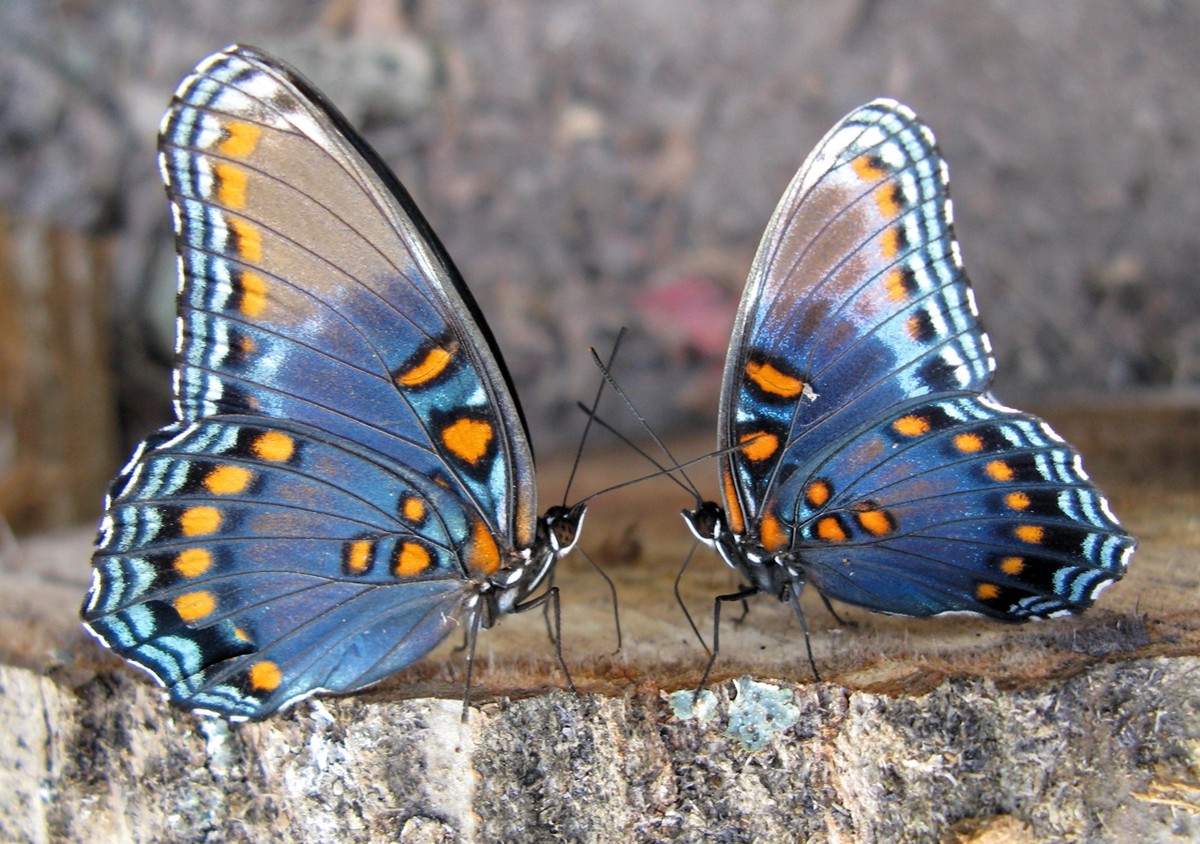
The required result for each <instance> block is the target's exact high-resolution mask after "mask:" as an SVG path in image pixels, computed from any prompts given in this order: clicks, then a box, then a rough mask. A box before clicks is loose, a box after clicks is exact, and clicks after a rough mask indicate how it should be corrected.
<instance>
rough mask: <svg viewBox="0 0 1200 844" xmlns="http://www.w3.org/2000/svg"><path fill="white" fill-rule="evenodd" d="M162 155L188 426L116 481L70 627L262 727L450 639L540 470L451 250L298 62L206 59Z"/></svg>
mask: <svg viewBox="0 0 1200 844" xmlns="http://www.w3.org/2000/svg"><path fill="white" fill-rule="evenodd" d="M160 165H161V169H162V172H163V178H164V181H165V182H166V186H167V193H168V196H169V198H170V201H171V205H172V211H173V213H174V216H175V223H176V234H177V247H178V252H179V264H180V289H179V296H178V305H179V317H178V337H179V339H178V348H177V368H176V373H175V386H176V410H177V416H178V418H179V421H178V422H177V423H176V424H175V425H173V426H170V427H169V428H166V429H164V430H163V431H161V432H160V433H159V434H158V435H156V436H155V437H153V438H152V439H151V440H149V441H148V442H147V443H145V444H144V445H143V447H142V448H141V449H139V451H138V453H137V454H135V455H134V458H133V459H132V460H131V461H130V463H129V465H128V466H127V467H126V468H125V470H123V472H122V474H121V475H120V476H119V477H118V478H117V480H116V481H115V482H114V484H113V487H112V489H111V491H110V499H109V504H108V513H107V514H106V517H105V520H104V522H103V524H102V529H101V534H100V538H99V540H98V545H97V552H96V556H95V560H94V566H95V572H94V581H93V587H92V590H91V592H90V593H89V595H88V599H87V602H86V603H85V607H84V618H85V621H86V623H87V624H88V626H89V627H90V629H91V630H92V631H93V632H94V633H95V634H96V635H97V636H99V637H100V638H101V639H102V641H104V642H105V643H106V644H107V645H109V646H110V647H112V648H113V649H114V650H116V651H117V652H118V653H121V654H122V655H123V656H126V657H127V658H129V659H131V660H132V661H134V662H136V663H138V664H140V665H142V666H143V667H145V668H146V669H147V670H149V671H150V673H152V674H153V675H154V676H155V677H156V678H158V679H159V680H160V681H161V682H162V683H163V684H164V685H165V686H167V687H168V689H169V690H170V693H171V695H172V698H173V699H174V700H176V701H177V702H180V703H183V704H184V705H187V706H193V707H198V708H201V709H207V710H211V711H215V712H220V713H223V714H228V715H233V716H237V717H245V716H248V717H260V716H262V715H265V714H268V713H269V712H271V711H273V710H274V709H277V708H279V707H280V706H283V705H286V704H287V703H289V702H291V701H292V700H294V699H296V698H298V697H303V696H306V695H308V694H311V693H312V692H313V691H316V690H334V691H346V690H350V689H354V688H359V687H361V686H363V685H366V684H368V683H370V682H374V681H375V680H378V679H379V678H381V677H382V676H386V674H388V673H391V672H392V671H394V670H396V669H398V668H399V667H402V666H403V665H406V664H408V663H410V662H412V661H414V660H415V659H417V658H419V657H420V656H422V655H423V654H424V653H425V652H427V651H428V650H429V648H431V647H432V646H433V645H434V644H435V643H436V642H437V641H439V640H440V639H441V638H442V637H444V636H445V635H446V633H447V632H448V631H449V629H450V628H451V627H453V625H454V624H455V621H456V616H457V614H458V613H459V611H460V610H461V609H462V606H463V604H464V601H466V600H467V598H468V594H469V593H468V590H467V585H468V578H469V577H473V576H474V577H480V576H486V575H488V574H491V573H493V572H495V571H496V570H497V569H498V568H499V566H500V563H501V559H502V557H503V556H504V554H505V553H506V552H509V553H511V552H512V551H513V550H514V549H525V548H528V547H530V546H531V545H532V543H533V542H534V539H535V530H536V526H535V513H536V493H535V489H534V478H533V459H532V454H531V452H530V448H529V445H528V437H527V434H526V432H525V428H524V422H523V420H522V418H521V415H520V411H519V408H518V406H517V404H516V401H515V399H514V397H513V393H512V391H511V388H510V385H509V379H508V377H507V373H506V372H505V371H504V369H503V368H502V366H501V364H500V358H499V354H498V352H497V350H496V348H495V345H494V342H493V341H492V339H491V338H490V336H489V335H488V334H487V333H486V332H485V329H484V328H483V327H482V326H483V323H482V321H481V319H480V318H479V316H478V310H477V308H476V306H475V304H474V302H473V300H472V299H471V297H470V294H469V293H468V292H467V290H466V288H465V286H464V285H463V282H462V280H461V278H460V277H459V275H458V273H457V271H456V270H455V269H454V267H453V265H452V263H451V262H450V260H449V258H448V257H447V256H446V254H445V251H444V250H443V249H442V247H441V245H440V244H439V243H438V241H437V239H436V237H435V236H434V235H433V233H432V232H431V231H430V229H429V226H428V224H427V223H426V222H425V221H424V219H423V218H422V216H421V214H420V212H419V211H418V210H417V209H416V207H415V205H414V204H413V203H412V200H411V199H410V198H409V196H408V195H407V193H406V192H405V191H404V189H403V188H402V187H401V186H400V185H399V183H398V182H397V181H396V179H395V177H394V176H392V174H391V173H390V171H388V169H387V168H386V167H385V166H384V165H383V164H382V162H380V160H379V159H378V157H377V156H376V155H375V153H374V152H373V151H371V150H370V148H369V147H368V146H367V145H366V143H365V142H364V141H362V139H361V138H359V136H358V135H357V134H356V133H355V132H354V130H353V129H351V128H350V126H349V125H348V124H347V123H346V121H345V119H344V118H343V117H342V116H341V115H340V114H339V113H338V112H337V111H336V110H335V109H334V108H333V106H332V105H330V104H329V103H328V102H327V101H326V100H325V99H324V97H323V96H322V95H321V94H320V93H319V92H317V91H316V90H315V89H314V88H313V87H312V86H311V85H310V84H309V83H307V82H306V81H304V80H303V79H302V78H301V77H300V76H299V75H298V74H296V73H295V71H293V70H291V69H290V68H288V67H287V66H286V65H284V64H283V63H281V62H279V61H278V60H276V59H273V58H271V57H269V56H266V55H265V54H263V53H260V52H258V51H256V50H253V49H251V48H243V47H231V48H229V49H228V50H226V51H223V52H221V53H218V54H215V55H213V56H211V57H209V58H208V59H206V60H204V61H203V62H201V63H200V64H199V65H198V66H197V69H196V71H195V72H194V73H193V74H192V75H191V76H189V77H188V78H187V79H185V80H184V81H183V82H182V83H181V84H180V87H179V89H178V90H177V92H176V95H175V99H174V100H173V102H172V104H171V106H170V108H169V110H168V112H167V114H166V116H165V117H164V120H163V124H162V130H161V137H160ZM497 538H499V539H500V542H501V543H503V544H504V545H505V546H506V547H501V546H499V545H498V544H497Z"/></svg>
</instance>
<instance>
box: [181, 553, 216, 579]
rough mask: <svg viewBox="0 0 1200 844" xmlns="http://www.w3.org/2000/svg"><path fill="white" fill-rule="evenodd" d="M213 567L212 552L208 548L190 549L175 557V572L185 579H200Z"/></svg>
mask: <svg viewBox="0 0 1200 844" xmlns="http://www.w3.org/2000/svg"><path fill="white" fill-rule="evenodd" d="M211 567H212V552H211V551H209V550H208V549H207V548H188V549H187V550H186V551H180V552H179V554H178V555H177V556H176V557H175V571H177V572H179V574H181V575H182V576H183V577H199V576H200V575H202V574H204V573H205V572H206V571H208V570H209V568H211Z"/></svg>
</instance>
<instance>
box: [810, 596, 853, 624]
mask: <svg viewBox="0 0 1200 844" xmlns="http://www.w3.org/2000/svg"><path fill="white" fill-rule="evenodd" d="M814 588H816V587H814ZM817 594H818V595H820V596H821V603H823V604H825V609H827V610H829V614H830V615H831V616H833V620H834V621H836V622H837V623H838V624H839V625H840V626H842V627H857V626H858V622H857V621H847V620H846V619H844V618H842V617H841V616H840V615H838V614H837V610H835V609H834V608H833V604H831V603H830V602H829V599H828V598H826V597H825V593H824V592H822V591H820V590H819V589H818V590H817Z"/></svg>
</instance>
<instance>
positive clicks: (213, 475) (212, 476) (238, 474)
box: [204, 466, 253, 495]
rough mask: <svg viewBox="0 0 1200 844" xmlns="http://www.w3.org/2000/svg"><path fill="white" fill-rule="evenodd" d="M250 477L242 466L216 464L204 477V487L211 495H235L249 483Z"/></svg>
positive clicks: (248, 472) (242, 490)
mask: <svg viewBox="0 0 1200 844" xmlns="http://www.w3.org/2000/svg"><path fill="white" fill-rule="evenodd" d="M251 477H253V475H252V474H251V472H250V470H249V469H247V468H245V467H243V466H217V467H216V468H215V469H213V470H212V471H211V472H209V473H208V474H207V475H206V476H205V477H204V487H205V489H207V490H208V491H209V492H211V493H212V494H213V495H237V494H238V493H239V492H244V491H245V490H246V487H247V486H249V485H250V478H251Z"/></svg>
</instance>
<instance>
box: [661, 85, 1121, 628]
mask: <svg viewBox="0 0 1200 844" xmlns="http://www.w3.org/2000/svg"><path fill="white" fill-rule="evenodd" d="M948 183H949V179H948V172H947V169H946V166H945V163H944V162H943V160H942V158H941V156H940V154H939V152H938V150H937V147H936V145H935V142H934V139H933V135H932V133H931V132H930V131H929V129H928V128H927V127H926V126H925V125H924V124H923V123H921V122H920V121H919V120H918V119H917V118H916V116H915V115H914V114H913V113H912V112H911V111H910V110H909V109H907V108H906V107H905V106H903V105H901V104H899V103H896V102H894V101H891V100H877V101H875V102H872V103H869V104H867V105H866V106H863V107H861V108H860V109H857V110H856V111H854V112H852V113H851V114H850V115H848V116H847V117H846V118H844V119H843V120H842V121H840V122H839V123H838V124H837V125H836V126H835V127H834V128H833V129H832V130H831V131H830V132H829V133H828V134H827V135H826V137H825V139H824V140H822V142H821V143H820V144H819V145H818V146H817V148H816V150H815V151H814V152H813V153H812V154H811V155H810V157H809V158H808V160H807V161H806V162H805V164H804V165H803V166H802V167H801V169H800V171H799V172H798V173H797V175H796V177H795V179H793V181H792V183H791V185H790V186H789V188H788V190H787V192H786V193H785V195H784V197H783V199H782V201H781V202H780V204H779V206H778V208H777V209H776V211H775V214H774V216H773V217H772V219H771V222H770V224H769V225H768V228H767V233H766V234H765V235H764V238H763V242H762V245H761V246H760V248H759V252H758V254H757V256H756V258H755V262H754V265H753V267H752V269H751V271H750V277H749V281H748V282H747V287H746V291H745V294H744V295H743V298H742V302H741V306H740V308H739V311H738V315H737V318H736V322H735V328H734V333H733V338H732V341H731V344H730V351H729V355H728V358H727V360H726V368H725V376H724V381H723V388H722V398H721V411H720V419H719V423H718V424H719V436H718V447H719V449H720V453H721V457H720V482H721V490H722V497H721V501H720V503H717V502H703V503H701V504H700V505H699V506H698V507H697V508H696V509H695V510H690V511H685V512H684V517H685V521H686V522H687V523H688V526H689V527H690V528H691V530H692V531H693V533H695V535H696V536H697V537H698V538H699V539H701V540H702V541H704V542H706V543H707V544H709V545H711V546H712V547H714V548H715V549H716V550H717V551H718V553H719V554H720V555H721V556H722V558H723V559H724V560H725V561H726V562H727V563H728V564H729V565H730V566H731V567H733V568H734V569H735V570H736V571H737V572H738V573H739V574H740V575H741V576H742V578H743V579H744V580H745V582H746V584H747V585H746V586H745V588H744V589H743V590H742V591H741V592H739V593H738V594H737V595H736V596H725V597H726V598H728V599H733V598H738V599H741V598H743V597H746V596H748V595H749V594H753V593H755V592H768V593H770V594H774V595H776V596H777V597H778V598H779V599H780V600H783V601H786V602H789V603H791V604H793V605H794V606H795V607H796V609H797V612H799V597H800V594H801V591H802V589H803V587H804V586H805V585H806V584H812V585H813V586H814V587H816V588H817V589H818V590H819V592H820V593H821V594H822V595H823V596H824V597H826V598H833V599H837V600H840V601H843V602H846V603H848V604H852V605H856V606H861V607H865V608H867V609H870V610H874V611H877V612H884V613H891V614H896V615H905V616H933V615H941V614H947V613H973V614H979V615H984V616H989V617H992V618H997V619H1002V620H1009V621H1021V620H1025V619H1030V618H1045V617H1052V616H1057V615H1061V614H1065V613H1071V612H1079V611H1081V610H1083V609H1085V608H1086V607H1088V606H1089V605H1090V604H1091V603H1092V602H1093V601H1094V599H1095V598H1096V596H1097V595H1098V594H1099V592H1100V591H1101V590H1102V589H1103V588H1104V587H1105V586H1107V585H1108V584H1110V583H1112V582H1113V581H1115V580H1117V579H1119V578H1120V577H1121V575H1122V574H1123V573H1124V571H1125V568H1126V566H1127V564H1128V559H1129V556H1130V555H1131V554H1132V552H1133V549H1134V546H1135V541H1134V539H1133V537H1132V536H1130V535H1129V534H1128V533H1127V532H1126V531H1125V530H1124V529H1123V528H1122V527H1121V526H1120V524H1119V523H1118V522H1117V520H1116V518H1115V517H1114V516H1113V514H1112V512H1111V511H1110V510H1109V507H1108V504H1107V502H1106V501H1105V499H1104V497H1103V495H1102V494H1101V493H1100V491H1099V490H1098V489H1097V488H1096V487H1095V486H1094V485H1093V484H1092V482H1091V481H1090V479H1089V478H1088V476H1087V474H1086V473H1085V472H1084V470H1083V466H1082V461H1081V459H1080V457H1079V454H1078V453H1077V452H1076V451H1075V450H1074V449H1072V448H1071V447H1070V446H1069V445H1068V444H1066V443H1065V442H1064V441H1063V440H1062V438H1061V437H1059V436H1058V435H1057V434H1055V433H1054V431H1053V430H1052V429H1051V428H1050V427H1049V426H1048V425H1047V424H1046V423H1045V422H1043V421H1042V420H1040V419H1038V418H1037V417H1035V416H1032V415H1030V414H1026V413H1022V412H1020V411H1017V410H1013V409H1011V408H1007V407H1004V406H1003V405H1001V404H1000V403H999V402H998V401H996V399H995V398H994V397H993V396H992V395H991V393H990V392H989V386H990V383H991V380H992V375H993V371H994V369H995V363H994V360H993V358H992V354H991V346H990V343H989V342H988V338H987V336H986V334H985V333H984V332H983V329H982V327H981V325H980V323H979V319H978V312H977V309H976V306H975V301H974V296H973V294H972V291H971V288H970V284H969V282H968V280H967V277H966V274H965V272H964V270H963V267H962V261H961V258H960V254H959V249H958V244H957V242H956V241H955V238H954V232H953V225H952V215H951V204H950V199H949V195H948Z"/></svg>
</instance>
